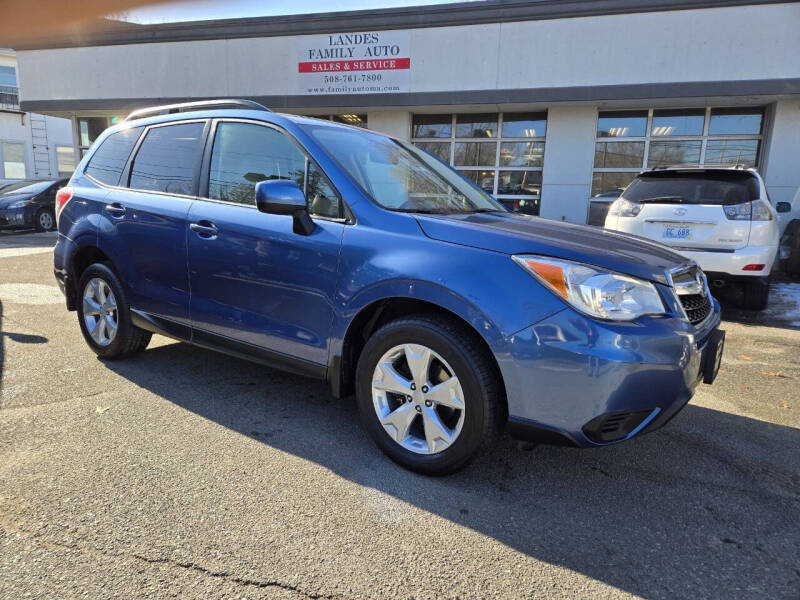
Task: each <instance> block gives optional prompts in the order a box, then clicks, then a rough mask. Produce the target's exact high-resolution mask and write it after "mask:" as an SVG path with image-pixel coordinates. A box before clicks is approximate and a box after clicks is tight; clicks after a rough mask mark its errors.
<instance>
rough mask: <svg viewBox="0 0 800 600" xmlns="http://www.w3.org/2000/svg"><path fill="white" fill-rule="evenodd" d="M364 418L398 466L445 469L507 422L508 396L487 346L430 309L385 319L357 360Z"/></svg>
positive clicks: (442, 471)
mask: <svg viewBox="0 0 800 600" xmlns="http://www.w3.org/2000/svg"><path fill="white" fill-rule="evenodd" d="M356 380H357V381H356V386H357V389H356V397H357V401H358V408H359V412H360V415H361V420H362V423H363V424H364V427H365V428H366V429H367V431H368V432H369V433H370V435H371V436H372V438H373V439H374V440H375V442H376V443H377V444H378V446H379V447H380V448H381V449H382V450H383V451H384V452H385V453H386V454H387V455H388V456H389V457H390V458H391V459H392V460H394V461H395V462H397V463H399V464H400V465H402V466H404V467H406V468H408V469H411V470H413V471H417V472H420V473H425V474H428V475H444V474H447V473H450V472H452V471H455V470H457V469H459V468H461V467H462V466H464V465H465V464H467V463H468V462H469V461H470V460H471V459H472V458H474V456H475V455H476V454H477V452H478V451H479V449H480V448H481V446H482V445H484V443H486V442H487V441H489V440H491V439H493V438H494V437H496V436H497V434H498V433H499V432H500V430H501V429H502V424H503V420H504V417H505V402H504V396H503V392H502V385H501V382H500V381H499V377H498V375H497V373H496V369H495V368H494V365H493V363H492V361H491V357H490V356H488V355H487V352H486V351H485V349H484V348H483V347H482V346H481V345H480V344H479V343H478V341H477V340H476V339H475V337H474V334H472V333H471V332H469V331H468V330H467V329H466V328H465V327H463V326H461V325H460V324H459V323H457V322H454V321H450V320H447V319H441V318H435V317H430V316H418V317H408V318H403V319H400V320H397V321H392V322H391V323H389V324H387V325H385V326H383V327H382V328H380V329H379V330H378V331H377V332H375V333H374V334H373V335H372V337H370V339H369V340H368V341H367V344H366V345H365V347H364V350H363V351H362V353H361V356H360V358H359V361H358V369H357V373H356Z"/></svg>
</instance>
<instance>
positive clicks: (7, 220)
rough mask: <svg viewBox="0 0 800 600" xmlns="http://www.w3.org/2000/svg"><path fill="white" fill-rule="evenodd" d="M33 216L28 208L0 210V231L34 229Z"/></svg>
mask: <svg viewBox="0 0 800 600" xmlns="http://www.w3.org/2000/svg"><path fill="white" fill-rule="evenodd" d="M34 218H35V215H32V214H31V211H30V210H29V207H27V206H23V207H22V208H0V229H25V228H28V227H34V226H35V223H34Z"/></svg>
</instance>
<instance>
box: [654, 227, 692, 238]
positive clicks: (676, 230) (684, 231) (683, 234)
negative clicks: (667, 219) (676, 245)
mask: <svg viewBox="0 0 800 600" xmlns="http://www.w3.org/2000/svg"><path fill="white" fill-rule="evenodd" d="M661 237H662V238H663V239H665V240H690V239H692V228H691V227H686V226H680V225H664V231H663V232H662V233H661Z"/></svg>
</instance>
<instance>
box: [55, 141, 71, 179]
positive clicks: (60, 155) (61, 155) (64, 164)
mask: <svg viewBox="0 0 800 600" xmlns="http://www.w3.org/2000/svg"><path fill="white" fill-rule="evenodd" d="M56 162H57V164H58V176H59V177H69V176H70V175H72V172H73V171H74V170H75V151H74V150H73V148H72V146H56Z"/></svg>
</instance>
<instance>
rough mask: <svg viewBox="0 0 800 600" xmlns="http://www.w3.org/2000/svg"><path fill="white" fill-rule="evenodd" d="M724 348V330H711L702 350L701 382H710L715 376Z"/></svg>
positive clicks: (712, 381)
mask: <svg viewBox="0 0 800 600" xmlns="http://www.w3.org/2000/svg"><path fill="white" fill-rule="evenodd" d="M724 349H725V332H724V331H723V330H722V329H715V330H714V331H712V332H711V335H709V337H708V342H706V347H705V349H704V350H703V383H707V384H709V385H710V384H712V383H714V380H715V379H716V378H717V374H718V373H719V367H720V365H721V364H722V353H723V351H724Z"/></svg>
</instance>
